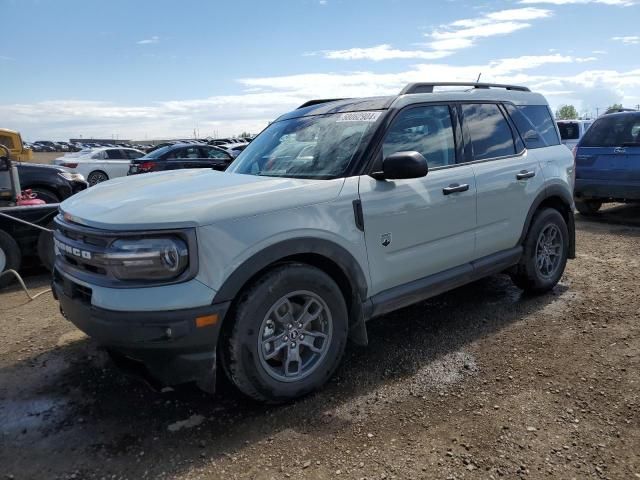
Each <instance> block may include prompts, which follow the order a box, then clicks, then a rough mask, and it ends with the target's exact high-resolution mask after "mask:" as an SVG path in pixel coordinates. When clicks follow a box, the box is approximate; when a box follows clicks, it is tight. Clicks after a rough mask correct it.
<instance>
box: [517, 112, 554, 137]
mask: <svg viewBox="0 0 640 480" xmlns="http://www.w3.org/2000/svg"><path fill="white" fill-rule="evenodd" d="M518 108H519V109H520V111H521V112H522V113H524V115H525V116H526V117H527V118H528V119H529V120H530V121H531V123H532V124H533V126H534V127H536V130H538V132H540V135H542V138H543V139H544V141H545V142H547V145H559V144H560V140H559V139H558V132H557V131H556V124H555V122H554V121H553V118H552V117H551V112H550V111H549V107H547V106H546V105H518Z"/></svg>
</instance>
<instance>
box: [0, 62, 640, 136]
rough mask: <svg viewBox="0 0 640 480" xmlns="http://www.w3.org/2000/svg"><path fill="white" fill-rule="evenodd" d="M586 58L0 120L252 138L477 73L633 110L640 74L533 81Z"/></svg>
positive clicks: (52, 128)
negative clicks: (327, 103) (294, 118)
mask: <svg viewBox="0 0 640 480" xmlns="http://www.w3.org/2000/svg"><path fill="white" fill-rule="evenodd" d="M591 60H592V59H591V58H589V57H586V58H582V57H574V56H569V55H561V54H558V53H556V54H548V55H526V56H522V57H513V58H502V59H497V60H495V61H492V62H487V63H478V64H475V65H466V66H454V65H448V64H443V63H423V64H419V65H414V66H412V67H409V68H406V69H400V70H398V71H395V72H392V73H374V72H369V71H361V72H349V73H307V74H299V75H286V76H275V77H257V78H243V79H240V80H238V82H239V84H240V85H241V86H242V88H243V89H244V92H245V93H242V94H238V95H221V96H212V97H209V98H202V99H191V100H168V101H164V102H156V103H153V104H149V105H118V104H114V103H109V102H89V101H62V100H59V101H49V102H38V103H30V104H10V105H0V118H4V119H5V120H6V121H7V122H6V123H7V124H11V125H12V127H15V128H17V129H18V130H20V131H21V132H22V133H23V136H24V137H25V138H26V139H28V140H35V139H36V138H35V137H42V138H53V139H64V138H69V137H77V136H79V135H83V136H84V137H87V136H99V137H105V136H106V137H107V138H108V137H110V136H111V135H112V134H117V135H118V136H119V138H121V139H122V138H129V139H144V138H145V137H148V138H180V137H188V136H190V135H191V134H192V132H193V129H194V128H198V129H199V131H200V134H201V135H202V136H207V135H213V134H214V132H217V133H218V134H219V135H221V136H225V135H232V134H237V133H239V132H241V131H243V130H247V131H251V132H258V131H260V130H261V129H262V128H264V127H265V126H266V125H267V124H268V122H269V121H271V120H273V119H275V118H276V117H277V116H279V115H280V114H282V113H284V112H287V111H289V110H291V109H292V108H295V107H297V106H298V105H300V104H302V103H304V102H305V101H307V100H309V99H311V98H336V97H338V98H340V97H363V96H375V95H395V94H397V93H398V92H399V91H400V90H401V89H402V88H403V87H404V86H405V85H406V84H407V83H410V82H421V81H471V80H474V79H475V78H476V77H477V75H478V73H479V72H482V79H483V81H487V82H498V83H512V84H522V85H527V86H529V87H531V89H532V90H534V91H539V92H541V93H544V94H545V95H547V98H548V100H549V101H550V103H551V105H552V107H553V108H555V107H557V106H558V105H559V104H562V103H572V104H574V105H576V107H578V109H579V110H583V109H588V108H591V109H592V110H594V111H595V107H600V108H603V107H606V106H608V105H610V104H612V103H616V102H620V103H622V104H623V105H630V106H633V105H636V104H638V103H640V96H639V94H638V92H639V91H640V68H638V69H634V70H629V71H616V70H604V69H590V70H583V71H579V70H578V72H577V73H575V72H574V73H566V74H564V73H563V74H559V73H557V69H554V70H552V71H554V73H551V74H541V73H539V70H540V69H541V67H544V66H552V65H567V66H573V67H574V70H575V66H576V65H585V64H583V63H581V62H589V61H591Z"/></svg>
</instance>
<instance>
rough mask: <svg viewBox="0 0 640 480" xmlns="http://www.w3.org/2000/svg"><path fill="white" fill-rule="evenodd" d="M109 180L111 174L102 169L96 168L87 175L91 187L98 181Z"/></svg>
mask: <svg viewBox="0 0 640 480" xmlns="http://www.w3.org/2000/svg"><path fill="white" fill-rule="evenodd" d="M107 180H109V175H107V174H106V173H104V172H103V171H102V170H95V171H93V172H91V173H90V174H89V176H88V177H87V183H89V186H90V187H93V186H94V185H97V184H98V183H102V182H106V181H107Z"/></svg>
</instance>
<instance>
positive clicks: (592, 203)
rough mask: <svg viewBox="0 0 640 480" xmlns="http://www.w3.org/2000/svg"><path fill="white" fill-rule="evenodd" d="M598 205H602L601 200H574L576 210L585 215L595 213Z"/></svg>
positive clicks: (598, 207)
mask: <svg viewBox="0 0 640 480" xmlns="http://www.w3.org/2000/svg"><path fill="white" fill-rule="evenodd" d="M600 207H602V201H601V200H576V208H577V209H578V212H580V213H581V214H582V215H585V216H589V215H595V214H596V213H598V210H600Z"/></svg>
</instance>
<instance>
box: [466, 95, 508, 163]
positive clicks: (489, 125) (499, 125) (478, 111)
mask: <svg viewBox="0 0 640 480" xmlns="http://www.w3.org/2000/svg"><path fill="white" fill-rule="evenodd" d="M462 113H463V116H464V122H465V124H466V125H467V129H468V131H469V135H470V136H471V145H472V146H473V158H474V159H475V160H486V159H488V158H497V157H506V156H508V155H515V153H516V148H515V146H514V144H513V134H512V133H511V127H509V124H508V123H507V120H506V119H505V118H504V115H503V114H502V112H501V111H500V109H499V108H498V106H497V105H495V104H493V103H486V104H481V103H478V104H471V105H463V106H462Z"/></svg>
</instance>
